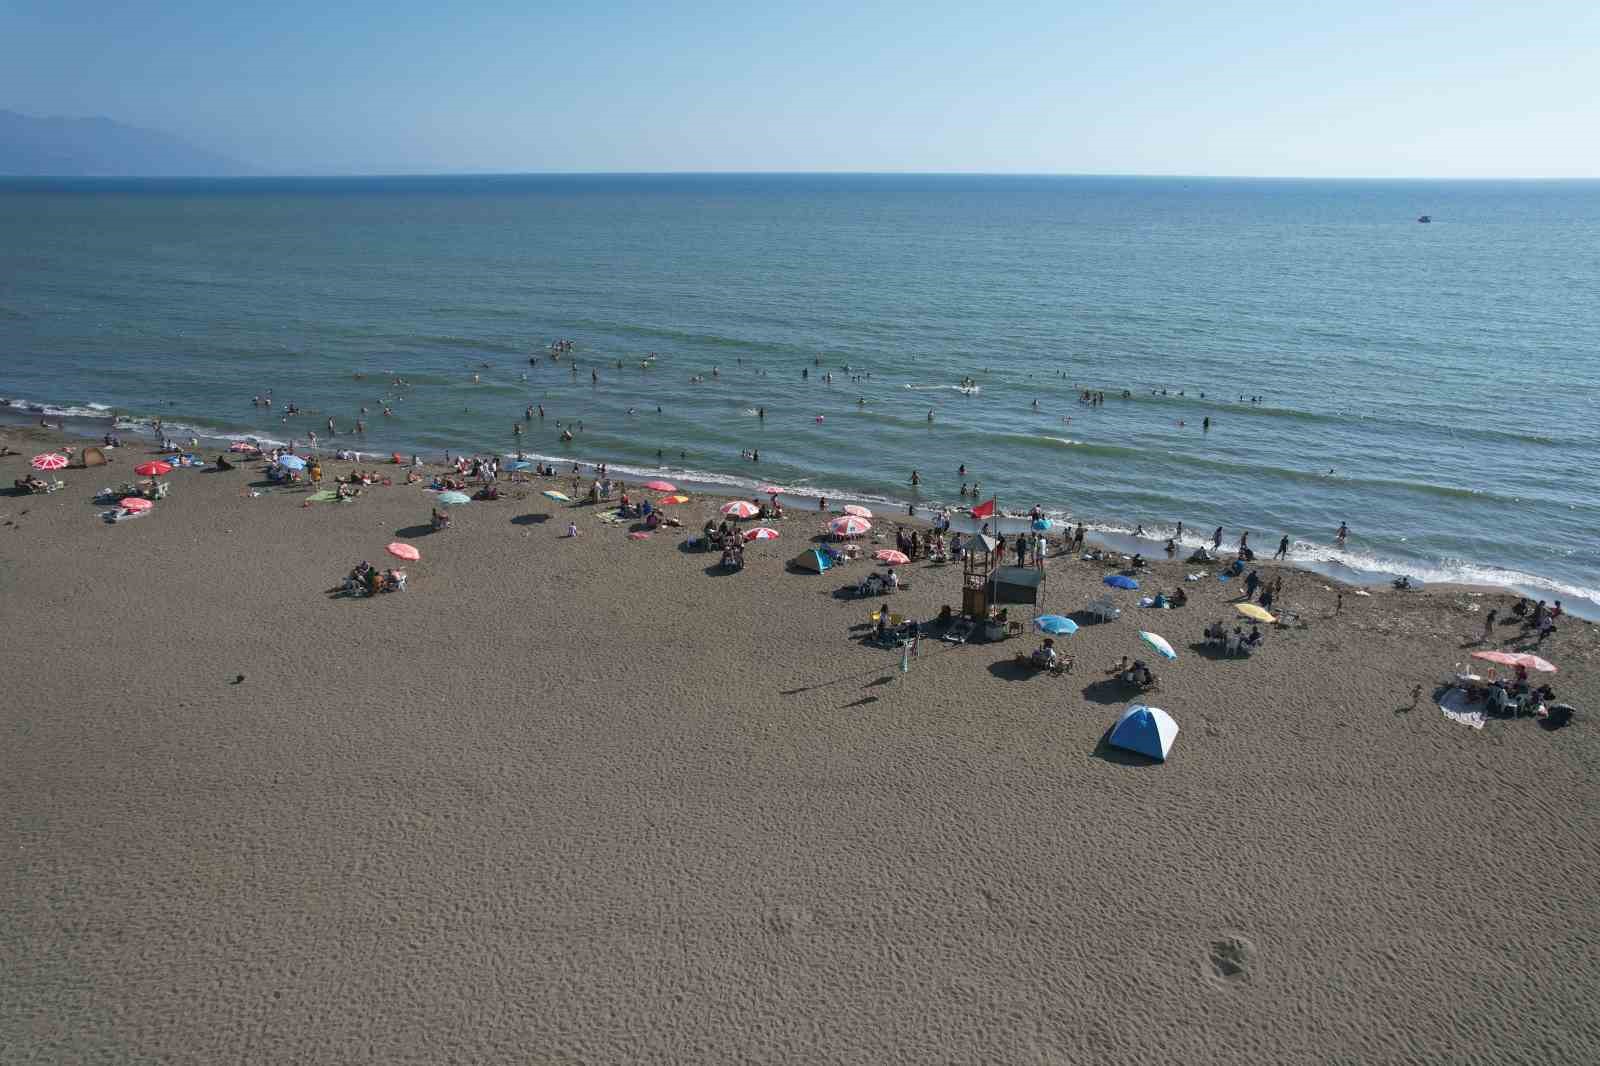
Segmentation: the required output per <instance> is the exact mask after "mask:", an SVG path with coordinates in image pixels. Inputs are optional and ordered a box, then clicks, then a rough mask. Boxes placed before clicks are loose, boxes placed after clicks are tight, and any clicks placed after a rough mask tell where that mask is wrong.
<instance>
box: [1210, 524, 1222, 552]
mask: <svg viewBox="0 0 1600 1066" xmlns="http://www.w3.org/2000/svg"><path fill="white" fill-rule="evenodd" d="M1211 550H1212V551H1214V552H1215V551H1221V550H1222V527H1221V526H1218V527H1217V531H1216V532H1215V533H1213V534H1211Z"/></svg>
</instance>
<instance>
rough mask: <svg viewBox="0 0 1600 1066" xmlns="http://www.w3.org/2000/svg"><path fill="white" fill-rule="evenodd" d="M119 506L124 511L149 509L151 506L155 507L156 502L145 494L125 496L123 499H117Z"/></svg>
mask: <svg viewBox="0 0 1600 1066" xmlns="http://www.w3.org/2000/svg"><path fill="white" fill-rule="evenodd" d="M117 506H119V507H121V508H122V509H123V510H124V511H148V510H150V508H152V507H154V506H155V504H153V503H151V502H150V501H149V500H147V499H145V498H144V497H143V496H124V497H123V498H122V499H120V500H118V501H117Z"/></svg>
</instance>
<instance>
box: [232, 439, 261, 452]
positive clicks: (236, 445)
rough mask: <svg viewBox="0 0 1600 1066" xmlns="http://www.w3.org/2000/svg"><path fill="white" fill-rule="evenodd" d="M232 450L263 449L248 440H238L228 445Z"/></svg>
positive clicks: (255, 450) (248, 450)
mask: <svg viewBox="0 0 1600 1066" xmlns="http://www.w3.org/2000/svg"><path fill="white" fill-rule="evenodd" d="M228 450H229V451H230V452H259V451H260V450H261V449H260V448H258V447H256V446H255V445H254V444H251V443H250V442H249V441H247V440H236V441H234V442H233V443H232V444H230V445H228Z"/></svg>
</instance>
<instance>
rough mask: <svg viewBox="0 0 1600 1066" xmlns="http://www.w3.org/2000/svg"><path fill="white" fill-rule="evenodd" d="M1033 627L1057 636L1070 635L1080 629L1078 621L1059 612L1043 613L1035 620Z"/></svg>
mask: <svg viewBox="0 0 1600 1066" xmlns="http://www.w3.org/2000/svg"><path fill="white" fill-rule="evenodd" d="M1033 627H1034V628H1035V629H1037V630H1038V631H1039V632H1041V633H1049V634H1050V635H1051V636H1056V637H1061V636H1067V637H1070V636H1071V635H1072V634H1074V633H1076V632H1077V631H1078V623H1076V622H1074V621H1073V620H1072V619H1070V618H1067V617H1065V616H1064V615H1059V614H1042V615H1040V616H1039V617H1038V618H1035V619H1034V620H1033Z"/></svg>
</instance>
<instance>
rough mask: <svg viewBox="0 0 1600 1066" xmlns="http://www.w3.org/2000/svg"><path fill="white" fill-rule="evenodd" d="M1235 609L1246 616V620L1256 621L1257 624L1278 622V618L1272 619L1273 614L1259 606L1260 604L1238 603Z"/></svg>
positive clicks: (1234, 606)
mask: <svg viewBox="0 0 1600 1066" xmlns="http://www.w3.org/2000/svg"><path fill="white" fill-rule="evenodd" d="M1233 609H1234V610H1235V611H1238V612H1239V613H1240V614H1242V615H1244V616H1245V617H1246V618H1251V619H1254V620H1255V621H1257V622H1276V621H1277V619H1276V618H1274V617H1272V612H1270V611H1268V610H1267V609H1266V608H1265V607H1262V606H1259V605H1258V604H1254V603H1236V604H1234V605H1233Z"/></svg>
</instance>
